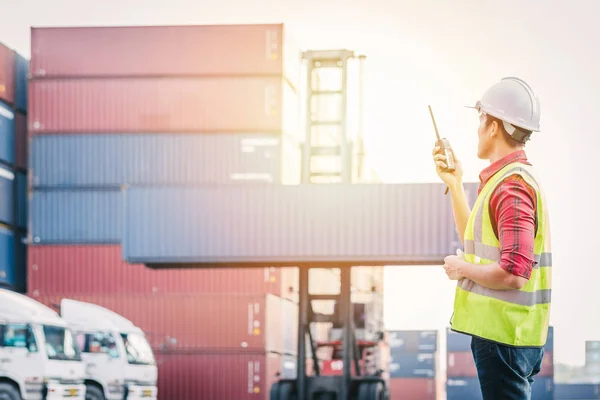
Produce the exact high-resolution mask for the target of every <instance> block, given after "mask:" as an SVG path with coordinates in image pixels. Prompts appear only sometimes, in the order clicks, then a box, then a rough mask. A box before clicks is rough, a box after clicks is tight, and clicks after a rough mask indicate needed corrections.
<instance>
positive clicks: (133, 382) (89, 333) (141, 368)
mask: <svg viewBox="0 0 600 400" xmlns="http://www.w3.org/2000/svg"><path fill="white" fill-rule="evenodd" d="M60 314H61V317H62V318H63V319H64V320H65V321H66V322H67V323H68V324H69V327H70V328H71V329H72V330H73V332H74V333H75V337H76V340H77V342H78V344H79V346H80V348H81V357H82V359H83V362H84V363H85V367H86V369H85V375H86V377H85V383H86V386H87V393H88V395H87V397H86V400H123V399H125V400H138V399H139V400H155V399H156V398H157V393H158V390H157V388H156V381H157V374H158V372H157V367H156V360H155V358H154V353H153V352H152V348H151V347H150V344H149V343H148V341H147V340H146V337H145V335H144V332H143V331H142V330H141V329H140V328H139V327H137V326H135V325H134V324H133V323H132V322H131V321H129V320H128V319H126V318H125V317H123V316H122V315H119V314H117V313H115V312H114V311H111V310H109V309H106V308H104V307H101V306H99V305H96V304H92V303H86V302H81V301H76V300H72V299H63V300H62V301H61V304H60Z"/></svg>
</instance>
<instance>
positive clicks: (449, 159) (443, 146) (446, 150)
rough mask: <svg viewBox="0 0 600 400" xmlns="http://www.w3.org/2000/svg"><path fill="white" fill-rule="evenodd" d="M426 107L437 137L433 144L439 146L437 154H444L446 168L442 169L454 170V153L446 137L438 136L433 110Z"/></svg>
mask: <svg viewBox="0 0 600 400" xmlns="http://www.w3.org/2000/svg"><path fill="white" fill-rule="evenodd" d="M427 107H429V114H430V115H431V121H432V122H433V128H434V129H435V136H436V138H437V142H436V143H435V144H436V146H437V147H439V148H440V151H438V154H443V155H445V156H446V168H442V170H443V171H446V172H454V170H455V169H456V164H455V163H454V153H453V152H452V147H450V142H449V141H448V139H446V138H440V133H439V132H438V128H437V124H436V123H435V118H434V117H433V110H432V109H431V106H427ZM449 190H450V188H449V187H447V188H446V191H445V192H444V194H445V195H446V194H448V191H449Z"/></svg>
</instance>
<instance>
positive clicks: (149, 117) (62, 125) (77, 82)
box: [28, 77, 298, 134]
mask: <svg viewBox="0 0 600 400" xmlns="http://www.w3.org/2000/svg"><path fill="white" fill-rule="evenodd" d="M30 87H31V100H30V110H29V113H28V116H29V131H30V133H31V134H43V133H90V132H91V133H118V134H121V133H130V132H135V133H164V132H174V133H176V132H180V133H182V132H187V133H199V132H201V133H204V132H207V133H215V132H216V133H224V132H226V133H239V132H248V133H281V132H287V133H296V132H297V130H298V120H297V114H298V112H297V111H298V97H297V96H296V95H295V94H293V93H291V92H292V89H291V87H290V86H289V85H288V84H287V83H286V82H285V81H283V80H282V79H281V78H268V77H265V78H252V77H250V78H235V77H223V78H215V77H212V78H163V79H150V78H139V79H71V80H36V81H32V82H31V83H30ZM286 108H287V109H289V110H292V111H288V110H286ZM65 110H68V112H65ZM290 115H291V117H290ZM284 116H285V118H284Z"/></svg>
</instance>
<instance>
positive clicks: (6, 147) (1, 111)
mask: <svg viewBox="0 0 600 400" xmlns="http://www.w3.org/2000/svg"><path fill="white" fill-rule="evenodd" d="M0 160H1V161H4V162H5V163H8V164H13V163H14V162H15V113H14V112H13V111H12V109H11V107H10V106H9V105H8V104H6V103H3V102H1V101H0Z"/></svg>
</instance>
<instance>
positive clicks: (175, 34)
mask: <svg viewBox="0 0 600 400" xmlns="http://www.w3.org/2000/svg"><path fill="white" fill-rule="evenodd" d="M115 43H118V44H119V45H118V46H116V45H115ZM31 53H32V54H33V57H32V61H31V71H32V74H33V76H34V77H76V76H77V77H84V76H87V77H90V76H96V77H97V76H102V77H109V76H138V77H139V76H174V75H175V76H194V75H285V76H286V77H288V79H290V80H292V81H293V82H294V83H295V86H296V87H297V84H296V81H297V80H298V79H299V74H300V65H301V56H302V55H301V52H300V49H299V48H298V46H297V45H296V44H295V43H294V41H293V40H290V37H289V35H288V34H287V32H285V30H284V25H283V24H267V25H258V24H257V25H196V26H138V27H133V26H131V27H66V28H33V29H32V30H31Z"/></svg>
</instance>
